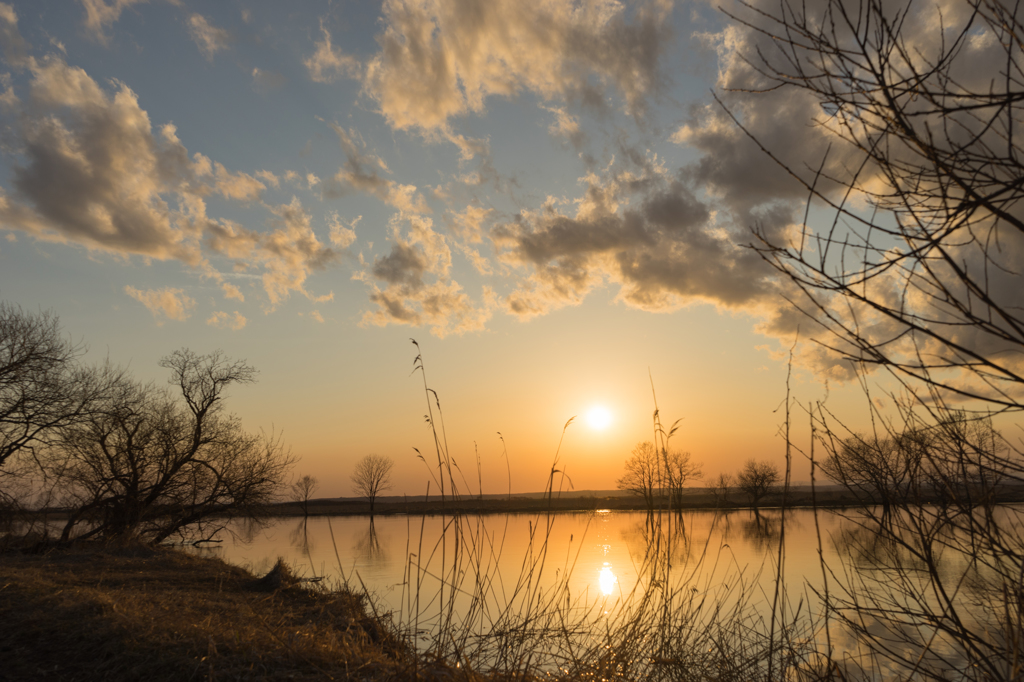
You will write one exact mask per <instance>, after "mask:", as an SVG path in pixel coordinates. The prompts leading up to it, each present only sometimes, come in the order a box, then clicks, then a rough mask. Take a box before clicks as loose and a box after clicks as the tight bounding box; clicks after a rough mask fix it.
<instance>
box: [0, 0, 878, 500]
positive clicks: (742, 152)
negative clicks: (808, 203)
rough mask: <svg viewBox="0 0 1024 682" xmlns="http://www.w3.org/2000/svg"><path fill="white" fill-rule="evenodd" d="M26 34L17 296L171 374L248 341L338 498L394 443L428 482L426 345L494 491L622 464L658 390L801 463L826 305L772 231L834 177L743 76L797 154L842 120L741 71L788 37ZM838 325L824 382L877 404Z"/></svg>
mask: <svg viewBox="0 0 1024 682" xmlns="http://www.w3.org/2000/svg"><path fill="white" fill-rule="evenodd" d="M0 39H2V45H3V65H2V66H0V90H2V94H0V122H2V123H0V125H2V133H0V144H2V150H3V156H2V162H0V163H2V165H0V299H2V300H5V301H8V302H10V303H13V304H16V305H19V306H21V307H22V308H23V309H25V310H28V311H41V310H50V311H53V313H55V314H56V315H58V316H59V318H60V320H61V323H62V325H63V328H64V330H65V331H66V333H67V334H69V335H70V336H71V337H73V338H74V339H76V340H80V341H81V342H83V343H84V344H86V345H87V346H88V349H89V350H88V354H87V356H86V359H87V360H88V361H100V360H102V359H104V358H109V359H110V360H111V361H113V362H115V363H118V364H122V365H125V366H128V367H130V368H131V370H132V371H133V372H134V373H135V375H136V376H137V377H138V378H139V379H140V380H144V381H155V382H163V381H165V379H166V376H165V375H164V373H163V370H161V369H160V368H159V367H158V364H157V363H158V361H159V359H160V358H161V357H163V356H165V355H167V354H169V353H171V352H173V351H174V350H176V349H178V348H181V347H183V346H184V347H188V348H191V349H192V350H194V351H196V352H200V353H206V352H210V351H212V350H215V349H220V350H222V351H224V353H225V354H226V355H228V356H230V357H232V358H243V359H245V360H247V361H248V362H249V363H250V364H252V365H254V366H255V367H256V368H257V369H258V370H259V381H258V383H256V384H254V385H250V386H236V387H233V388H232V389H231V391H230V394H229V395H230V397H229V401H228V407H229V409H230V410H232V411H233V412H235V413H237V414H238V415H239V416H240V417H241V418H242V420H243V422H244V424H245V425H246V427H247V428H249V429H252V430H258V429H263V430H265V431H267V432H272V433H275V434H278V435H280V436H281V437H282V438H283V440H284V442H285V443H287V444H288V445H289V447H290V448H291V451H292V454H293V455H295V456H296V457H297V458H298V460H299V461H298V464H297V465H296V468H295V470H294V473H295V475H303V474H308V475H313V476H316V477H317V478H318V479H319V480H320V483H321V488H320V492H319V494H320V495H325V496H343V495H351V494H353V492H352V487H351V484H350V482H349V476H350V474H351V472H352V469H353V466H354V462H355V461H356V460H357V459H358V458H359V457H361V456H363V455H365V454H368V453H377V454H381V455H385V456H388V457H391V458H393V459H394V460H395V462H396V467H395V470H394V475H393V479H394V486H393V488H392V490H391V492H392V493H395V494H420V493H422V492H423V491H424V490H425V488H426V482H427V480H428V478H429V473H428V471H427V470H426V466H425V465H424V463H423V462H421V461H420V460H419V459H417V455H416V450H415V448H418V449H419V451H420V452H423V453H425V454H426V455H427V458H428V461H429V459H430V457H432V456H433V450H432V440H431V435H430V431H429V429H428V428H427V426H426V424H425V423H424V418H423V415H424V414H425V412H426V402H425V396H424V390H423V382H422V377H421V375H420V374H419V373H417V372H414V359H415V358H416V356H417V353H418V352H422V359H423V363H424V368H425V373H426V379H427V381H428V383H429V385H430V387H431V388H433V389H434V390H436V391H437V394H438V396H439V398H440V401H441V407H442V410H443V418H444V425H445V430H446V434H447V437H448V442H449V444H450V449H451V452H452V454H453V456H454V457H455V460H456V462H457V463H458V464H459V465H460V467H462V469H463V470H464V471H465V472H466V478H467V480H468V481H469V483H468V488H469V489H470V490H472V491H474V492H475V491H476V489H477V480H476V479H477V476H476V473H475V469H476V460H477V458H479V461H480V470H481V472H482V479H483V485H484V492H494V493H499V492H504V491H505V490H506V489H507V488H508V487H509V485H511V488H512V490H513V491H518V492H529V491H537V490H541V489H542V488H543V487H544V485H545V483H546V481H547V477H548V471H549V470H550V468H551V467H552V463H553V462H554V461H555V459H556V455H557V459H558V466H559V468H561V469H564V471H565V472H566V473H567V475H568V477H569V479H570V480H571V484H572V486H573V487H574V488H576V489H577V490H585V489H608V488H613V487H614V486H615V480H616V478H618V476H620V475H621V470H622V464H623V462H624V460H625V459H626V458H627V457H628V456H629V452H630V450H631V449H632V448H633V447H634V445H636V443H637V442H639V441H642V440H648V439H651V434H652V413H653V411H654V409H655V405H657V407H658V408H659V409H660V414H661V417H662V420H663V421H664V422H665V423H666V424H671V423H672V422H674V421H675V420H676V419H681V420H682V421H680V422H679V429H678V431H677V432H676V435H675V436H674V437H673V440H672V446H673V447H674V448H677V449H680V450H684V451H689V452H690V453H691V454H692V456H693V458H694V459H695V460H697V461H700V462H703V464H704V471H705V474H706V475H707V476H708V477H712V476H715V475H717V474H718V473H726V472H734V471H735V470H736V469H737V468H738V467H739V466H740V465H741V464H742V463H743V462H744V461H745V460H747V459H749V458H751V457H756V458H758V459H769V460H771V461H775V462H777V463H779V464H781V463H782V462H783V453H784V445H783V443H782V441H781V440H780V438H779V436H778V429H779V425H780V423H781V421H782V412H781V411H778V408H779V406H780V404H781V403H782V402H783V401H784V398H785V395H786V377H787V363H786V358H787V352H788V349H789V348H790V346H791V345H792V343H793V342H794V339H796V338H797V332H798V328H799V326H800V324H801V318H800V316H799V315H798V314H796V313H795V312H794V311H793V310H792V308H791V307H790V306H789V304H788V303H787V302H786V301H785V300H784V298H783V297H782V295H781V294H782V293H785V292H784V285H783V284H781V283H780V282H779V281H778V279H777V278H776V277H775V273H774V271H772V270H771V269H770V268H769V267H768V266H766V265H765V264H764V262H763V261H762V260H761V258H760V257H759V256H758V254H757V253H756V252H754V251H752V250H751V249H749V248H745V245H746V244H749V243H750V242H751V241H752V236H751V232H750V228H751V227H752V226H753V225H755V224H756V225H758V226H760V228H761V229H762V230H765V231H766V232H767V233H768V234H780V235H781V234H785V233H786V231H787V230H791V229H793V226H794V225H795V224H797V223H798V222H799V221H800V220H801V218H802V216H803V199H804V196H803V190H802V189H801V188H800V187H799V186H798V185H797V184H796V183H795V182H793V181H792V179H791V178H789V177H788V176H786V174H785V173H784V172H782V171H780V170H779V168H778V166H776V165H775V163H774V162H773V161H772V160H771V159H769V158H768V157H767V156H766V155H764V154H763V153H762V152H761V151H760V150H759V149H758V148H757V147H756V146H755V145H754V144H753V143H752V142H751V141H750V140H748V139H747V138H746V137H745V136H744V135H743V134H742V132H741V131H740V130H739V129H738V128H736V126H735V125H734V124H733V123H732V121H731V119H730V118H729V117H728V115H726V113H725V111H724V110H723V109H722V108H721V107H720V106H719V105H718V104H716V103H715V101H714V99H713V96H712V93H713V92H716V93H718V94H719V97H720V98H722V100H723V102H724V103H725V104H726V105H728V106H730V107H732V108H733V110H734V111H736V112H739V113H740V115H741V116H742V118H743V120H744V123H745V125H746V126H747V127H748V129H749V130H751V131H753V132H754V133H755V134H756V135H757V136H758V137H759V139H762V140H766V141H767V142H768V144H769V146H770V147H772V148H773V149H774V150H775V151H776V152H777V153H778V154H779V156H780V157H781V158H783V159H784V160H790V161H793V162H797V163H803V161H802V160H806V159H811V160H813V159H814V158H815V155H816V154H819V155H820V153H821V151H822V150H823V149H824V148H825V147H826V146H827V143H828V140H827V139H826V137H825V134H824V133H823V132H822V131H821V130H820V129H817V128H814V127H812V126H811V125H810V123H809V122H810V120H811V118H812V117H813V116H814V115H815V112H816V111H817V110H816V109H815V106H816V105H815V103H813V102H810V101H808V100H807V98H806V97H803V96H799V95H793V94H790V93H783V94H780V93H767V94H765V95H762V96H760V97H759V98H756V99H751V98H750V97H748V96H745V95H744V94H743V93H740V92H735V89H736V88H738V87H742V86H744V85H745V84H749V82H751V78H753V76H752V75H751V72H750V69H749V66H748V65H746V63H745V62H743V60H742V59H741V58H740V57H741V55H742V54H743V53H744V50H745V49H747V48H750V47H751V45H753V44H754V43H753V41H754V39H755V37H754V34H752V33H751V32H750V31H749V30H748V29H745V28H744V27H742V26H741V25H738V24H736V23H735V22H732V21H731V20H730V19H729V18H728V17H727V16H726V15H725V14H723V12H722V11H720V9H719V7H718V6H717V4H712V3H708V2H704V1H703V0H693V1H686V0H681V1H679V2H672V1H671V0H653V1H651V2H637V3H618V2H609V1H604V0H582V1H579V2H567V1H563V0H544V1H540V0H487V1H483V0H480V1H474V0H460V1H454V0H452V1H447V0H418V1H417V0H409V1H405V0H386V1H385V2H382V3H373V2H354V1H352V2H331V1H319V2H312V1H311V2H292V3H281V2H271V1H269V0H268V1H265V2H264V1H259V0H225V1H223V2H217V3H208V2H198V1H194V0H193V1H190V0H149V1H146V0H80V1H79V2H73V1H71V0H59V1H58V0H31V1H30V2H13V3H0ZM807 162H808V163H810V162H811V161H807ZM812 217H813V214H812ZM807 336H808V335H807V333H806V332H805V333H804V335H803V338H804V341H803V342H802V343H801V344H800V345H799V346H798V350H797V362H796V367H795V370H794V375H793V378H792V382H791V388H792V390H793V395H794V396H796V397H798V398H799V399H801V400H805V401H809V400H820V399H822V398H823V397H824V396H825V395H828V396H829V400H830V401H832V403H830V404H831V405H833V406H834V407H836V408H837V409H838V408H842V407H847V406H848V407H850V409H855V408H856V405H858V401H861V402H863V397H862V396H861V395H860V393H859V391H857V390H851V388H850V385H851V382H850V381H849V380H850V378H851V374H850V370H849V368H848V367H846V366H844V365H842V364H841V363H840V362H838V361H837V360H836V359H835V358H834V357H832V356H830V355H828V354H827V353H825V352H824V351H823V350H822V349H821V348H820V346H817V345H815V344H813V343H808V342H807V341H806V338H807ZM410 339H416V340H417V341H418V343H419V351H417V349H416V347H415V346H413V344H412V343H411V342H410ZM826 386H827V387H826ZM652 388H653V389H654V390H653V392H652ZM655 401H656V402H655ZM595 408H601V409H603V410H604V412H603V414H604V415H605V417H604V418H603V419H601V420H598V421H600V422H601V423H593V420H591V419H588V416H589V415H590V414H591V411H592V410H594V409H595ZM574 416H575V417H577V419H576V420H575V421H574V423H573V424H571V425H570V426H569V427H567V428H565V429H564V437H563V427H564V425H565V424H566V422H567V421H568V420H569V419H570V418H572V417H574ZM499 433H500V434H501V437H499ZM560 442H561V446H560V449H559V443H560ZM506 456H507V460H508V462H507V467H506V459H505V457H506ZM506 471H511V480H510V481H509V479H508V477H507V474H506ZM794 477H795V478H796V479H801V478H806V475H801V474H800V473H799V472H797V473H795V475H794ZM566 485H568V482H567V483H566Z"/></svg>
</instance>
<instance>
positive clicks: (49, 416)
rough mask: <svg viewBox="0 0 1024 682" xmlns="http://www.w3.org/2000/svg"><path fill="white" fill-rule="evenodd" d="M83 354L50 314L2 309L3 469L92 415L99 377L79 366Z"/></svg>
mask: <svg viewBox="0 0 1024 682" xmlns="http://www.w3.org/2000/svg"><path fill="white" fill-rule="evenodd" d="M83 352H84V349H83V347H82V346H80V345H78V344H75V343H73V342H71V341H70V340H69V339H67V338H65V337H64V335H63V332H62V331H61V327H60V321H59V320H58V319H57V317H56V316H55V315H53V314H52V313H49V312H44V313H37V314H31V313H26V312H24V311H23V310H22V309H21V308H19V307H17V306H14V305H11V304H9V303H0V467H3V466H4V464H5V463H6V462H7V460H8V459H9V458H10V457H12V456H13V455H14V454H15V453H17V452H18V451H19V450H21V449H23V448H26V447H31V446H32V445H34V444H41V443H44V442H45V441H46V439H47V437H49V436H50V435H52V434H53V433H54V432H55V431H56V429H58V428H59V427H62V426H67V425H69V424H72V423H74V422H75V421H76V420H79V419H80V418H82V416H83V415H84V414H85V413H86V412H87V411H88V409H89V408H90V404H91V401H92V400H93V399H94V398H95V397H96V395H97V391H98V389H99V388H100V387H99V385H98V384H97V382H95V381H94V380H95V379H97V378H98V377H99V375H98V374H96V373H90V372H89V371H87V370H85V369H83V368H82V367H80V366H79V364H78V358H79V357H80V356H81V355H82V353H83Z"/></svg>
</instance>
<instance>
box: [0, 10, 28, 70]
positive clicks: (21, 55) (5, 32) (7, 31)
mask: <svg viewBox="0 0 1024 682" xmlns="http://www.w3.org/2000/svg"><path fill="white" fill-rule="evenodd" d="M0 43H2V44H3V49H4V59H5V60H6V61H7V63H8V64H9V65H10V66H11V67H12V68H15V69H20V68H22V67H24V66H25V65H26V64H27V62H28V44H27V43H26V42H25V39H24V38H22V37H21V32H20V31H18V14H17V12H15V11H14V7H12V6H11V5H9V4H7V3H6V2H0Z"/></svg>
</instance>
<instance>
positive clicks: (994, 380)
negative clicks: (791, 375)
mask: <svg viewBox="0 0 1024 682" xmlns="http://www.w3.org/2000/svg"><path fill="white" fill-rule="evenodd" d="M739 4H740V9H739V11H738V12H736V13H734V18H736V19H737V20H738V21H739V22H740V23H741V24H743V25H745V27H746V28H747V30H748V34H749V35H750V36H753V40H754V42H755V43H756V48H755V49H752V50H751V51H750V52H749V53H748V54H747V55H745V57H746V60H747V64H748V65H749V66H751V67H752V68H753V71H754V72H755V76H753V77H752V79H753V80H752V81H751V82H748V84H747V86H746V87H747V89H748V90H758V91H764V92H767V91H780V90H784V89H789V90H790V91H791V93H790V97H792V98H794V99H796V98H804V97H806V98H808V100H809V101H812V102H814V103H815V105H816V106H815V111H816V118H815V119H814V120H812V121H808V123H810V124H811V125H812V126H814V127H815V134H819V133H820V134H821V135H822V139H824V140H825V141H826V142H827V143H828V145H827V147H828V151H827V152H826V153H823V154H821V155H818V156H817V157H816V158H805V159H803V160H802V163H799V164H785V163H783V162H781V161H780V165H782V167H783V169H784V171H785V172H788V173H789V174H790V175H791V176H792V177H794V178H796V179H797V181H798V182H800V183H802V184H803V185H804V187H805V188H806V191H807V195H808V205H807V211H806V212H805V218H804V224H803V225H802V227H801V229H799V230H796V231H794V232H792V233H788V234H782V233H777V232H772V230H771V228H770V227H765V226H757V227H755V235H756V239H757V244H756V245H755V248H756V249H758V251H759V252H760V254H761V256H762V257H763V258H764V259H765V260H766V261H767V262H768V263H769V264H770V265H772V266H773V267H774V268H775V269H776V271H777V272H778V273H780V275H781V279H780V280H779V282H780V288H781V290H783V291H787V292H790V296H789V297H790V300H791V301H792V302H793V303H794V304H795V305H796V306H797V307H798V308H799V309H800V310H801V311H803V312H804V313H806V315H807V316H808V317H809V318H810V319H812V320H813V321H814V323H815V324H816V325H820V327H819V328H823V329H825V330H826V331H827V333H826V334H825V335H824V336H823V337H822V339H821V343H822V344H823V345H825V346H826V347H827V348H829V349H831V351H832V352H833V353H836V354H838V356H839V357H841V358H845V359H846V360H847V361H848V362H849V366H850V367H852V368H854V369H856V370H857V371H858V372H860V376H861V377H862V378H863V377H864V375H865V374H864V373H865V372H867V371H870V370H871V369H872V368H873V367H881V368H884V369H886V370H888V372H889V374H890V376H891V377H892V378H894V379H895V380H896V381H897V382H899V383H898V385H900V386H901V388H902V390H903V391H905V393H904V394H905V395H907V396H909V398H908V403H909V404H908V405H905V406H903V407H902V408H901V413H900V414H899V415H897V416H896V417H895V418H894V421H893V423H889V422H888V421H887V420H888V418H889V417H888V416H887V415H883V414H881V413H880V412H879V411H878V409H877V408H876V406H875V405H874V403H869V409H870V410H871V416H872V418H873V419H874V420H875V423H876V424H881V425H883V427H882V428H881V429H880V430H879V431H880V432H879V434H878V436H877V437H876V436H872V437H871V438H862V439H861V440H862V441H864V442H866V443H867V445H868V446H869V447H868V450H869V451H871V450H874V451H876V452H875V454H878V451H884V452H889V451H892V452H898V451H899V449H900V448H899V447H898V446H899V443H898V441H897V440H896V439H895V438H896V436H898V435H900V434H902V433H905V432H907V431H910V430H912V431H913V432H915V433H927V434H929V436H930V439H929V442H928V447H927V448H925V450H924V452H923V458H922V462H921V469H922V471H923V472H924V475H926V476H927V477H928V480H929V486H930V487H931V488H932V489H933V490H936V491H940V492H942V494H943V495H944V496H945V498H946V499H944V500H943V502H944V503H943V504H942V505H939V506H937V507H936V506H930V505H924V504H912V505H908V506H907V507H906V508H904V509H903V510H901V511H900V513H897V514H893V515H892V517H891V518H890V519H889V522H888V523H881V520H882V519H881V518H878V517H875V516H873V512H872V510H870V509H868V510H865V512H864V513H865V517H866V520H865V521H864V522H863V526H864V530H865V533H864V535H865V536H866V537H869V538H872V540H871V541H872V542H877V541H879V538H881V542H882V544H883V545H885V546H886V551H885V552H881V553H879V556H880V557H881V559H880V560H881V561H883V562H885V564H886V565H885V568H886V569H887V570H886V578H887V585H886V590H885V591H884V594H882V593H872V592H871V590H870V589H865V588H864V586H863V584H861V585H857V584H852V585H850V584H848V585H847V586H846V588H847V590H848V593H849V594H850V595H851V597H850V598H849V599H847V600H845V601H844V600H843V599H839V598H835V603H834V604H833V605H832V606H833V608H834V609H835V610H834V611H833V612H834V613H836V614H838V615H839V616H840V617H841V618H842V619H843V622H844V624H845V625H846V626H847V627H848V628H849V629H850V630H851V631H852V632H853V633H855V635H856V636H858V637H860V638H861V639H860V640H859V641H861V642H864V643H866V644H867V645H868V647H869V649H870V651H871V655H872V656H877V657H879V659H881V660H886V661H887V662H888V663H889V664H892V665H894V666H898V667H902V671H901V674H900V675H899V676H901V677H906V676H920V677H922V678H929V679H933V678H934V679H940V678H942V677H943V676H945V675H946V671H947V670H948V668H949V667H951V666H950V665H949V663H948V662H949V661H950V660H956V661H957V663H956V666H955V667H956V668H957V669H958V670H961V671H963V676H964V678H965V679H978V680H980V679H1010V678H1014V677H1017V676H1019V671H1020V663H1019V661H1020V657H1021V651H1022V650H1024V643H1022V638H1021V635H1020V628H1019V623H1020V622H1021V621H1022V620H1024V591H1022V588H1021V581H1020V573H1021V566H1022V561H1021V557H1024V539H1022V538H1024V536H1022V533H1021V516H1020V514H1019V513H1018V512H1017V511H1016V510H1015V509H1012V508H1007V507H998V506H997V504H996V501H995V498H994V496H992V495H990V494H988V493H989V492H991V491H992V489H993V486H992V485H991V484H990V479H991V478H992V476H995V477H996V478H997V479H999V480H1003V479H1006V480H1011V481H1015V482H1017V483H1019V482H1021V481H1024V466H1022V464H1021V456H1020V452H1019V446H1018V449H1016V450H1015V449H1011V448H1009V447H1008V444H1007V443H1006V442H1003V443H999V442H998V438H997V437H996V434H995V432H994V430H991V429H987V428H985V427H984V426H970V425H972V424H974V425H978V424H983V423H984V421H985V420H987V419H988V418H989V417H990V416H991V415H1000V414H1002V415H1003V416H1005V415H1009V414H1014V413H1019V412H1020V411H1021V410H1024V402H1022V399H1021V396H1024V363H1022V358H1024V316H1022V311H1024V273H1022V270H1021V262H1022V258H1021V254H1022V253H1024V182H1022V178H1024V149H1022V147H1021V137H1020V133H1019V129H1020V123H1021V120H1022V119H1024V6H1022V5H1021V4H1020V3H1015V2H1007V1H1005V0H962V1H961V2H952V3H947V4H944V5H943V6H942V7H941V8H937V7H935V6H934V5H932V4H928V3H909V2H889V1H888V0H859V1H854V2H850V1H848V0H821V1H820V2H814V3H811V2H807V3H798V2H790V1H789V0H781V1H775V0H773V2H772V4H771V5H769V3H768V2H764V3H761V2H760V1H759V0H750V1H749V2H747V1H743V0H741V2H740V3H739ZM758 81H759V82H758ZM734 111H735V114H734V117H735V120H736V121H737V123H738V124H739V125H740V126H741V127H742V126H743V125H744V124H743V112H742V111H741V110H740V108H736V109H734ZM745 129H746V128H745ZM756 142H757V143H758V144H759V146H761V148H762V149H763V150H765V151H766V152H767V153H769V154H772V155H773V156H774V157H775V158H777V159H779V158H780V157H779V156H778V155H776V154H775V152H776V150H774V149H772V148H771V147H772V141H771V140H767V139H764V140H757V141H756ZM824 148H825V145H823V146H822V149H824ZM812 204H813V206H812ZM812 209H814V210H812ZM823 215H824V219H822V217H823ZM811 217H814V219H815V220H819V221H820V223H819V226H818V227H817V229H816V228H815V227H813V226H812V225H811V224H808V221H809V220H810V219H811ZM952 405H958V406H959V407H958V408H957V409H954V408H953V407H952ZM957 410H962V411H963V418H961V417H959V416H956V415H955V414H954V413H955V412H957ZM814 414H816V415H817V417H816V419H817V420H818V428H819V429H820V430H819V431H818V433H819V435H821V438H822V440H824V441H826V442H828V443H836V446H835V447H833V448H831V452H832V453H833V455H836V454H838V455H839V457H840V459H841V458H842V457H843V456H844V455H845V454H856V452H855V451H856V450H857V449H858V448H851V449H850V450H849V451H848V452H846V453H844V452H843V447H844V445H843V444H844V443H846V442H847V440H848V439H847V438H843V437H841V436H839V435H837V434H836V431H837V430H838V429H841V422H839V420H837V419H835V418H833V417H831V416H830V415H828V413H827V412H826V411H825V410H822V409H820V408H819V409H817V410H816V412H814ZM901 422H902V423H901ZM837 427H838V428H837ZM882 430H884V431H885V433H882V432H881V431H882ZM972 430H973V431H974V432H973V433H972V432H971V431H972ZM822 434H823V435H822ZM851 435H852V434H851ZM894 448H895V449H894ZM888 457H889V455H888V454H886V455H885V457H883V458H882V459H886V458H888ZM915 457H916V455H915ZM835 464H836V466H833V470H834V473H836V474H837V475H839V476H840V477H844V475H843V473H842V472H840V471H839V467H838V464H839V462H838V461H837V462H836V463H835ZM911 464H912V462H911ZM903 468H906V467H904V465H903V464H898V465H897V467H896V469H897V470H899V469H903ZM901 475H902V474H897V476H896V478H899V477H900V476H901ZM890 478H892V477H891V476H890ZM972 480H976V481H977V484H973V485H972V484H969V482H970V481H972ZM979 488H980V489H981V490H982V491H983V494H982V495H981V497H980V498H979V497H978V496H976V495H974V494H973V491H976V490H978V489H979ZM979 503H981V504H982V505H983V508H982V509H980V510H979V509H978V508H977V506H976V505H978V504H979ZM883 516H884V514H883ZM952 556H955V557H956V559H955V560H949V558H950V557H952ZM940 557H943V558H945V559H946V560H945V561H943V562H942V565H941V566H940ZM954 564H957V565H958V566H959V568H954ZM967 586H969V587H967ZM965 588H966V589H965ZM876 596H877V598H876ZM865 623H870V625H869V626H866V625H865ZM923 623H927V624H928V627H930V628H932V631H933V632H934V633H935V635H934V638H933V639H934V642H933V641H932V640H931V639H930V640H929V643H928V647H941V649H942V653H941V654H939V655H931V654H930V653H929V652H927V649H921V641H920V627H921V625H922V624H923ZM940 641H941V644H940V643H939V642H940ZM933 651H934V649H933ZM901 652H910V653H901ZM925 653H929V655H927V656H926V655H925ZM893 675H894V676H895V675H896V673H895V672H894V673H893Z"/></svg>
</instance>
